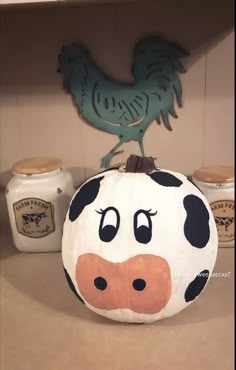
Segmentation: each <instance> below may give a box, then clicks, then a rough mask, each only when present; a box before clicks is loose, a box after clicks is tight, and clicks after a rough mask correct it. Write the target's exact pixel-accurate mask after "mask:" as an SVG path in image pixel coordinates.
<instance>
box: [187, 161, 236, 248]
mask: <svg viewBox="0 0 236 370" xmlns="http://www.w3.org/2000/svg"><path fill="white" fill-rule="evenodd" d="M192 180H193V181H194V182H195V184H196V185H197V186H198V187H199V188H200V189H201V190H202V192H203V194H204V195H205V196H206V198H207V200H208V202H209V204H210V207H211V209H212V212H213V214H214V217H215V221H216V226H217V231H218V238H219V246H224V247H226V246H228V247H232V246H234V223H235V214H234V212H235V209H234V208H235V207H234V204H235V203H234V202H235V199H234V168H233V167H229V166H209V167H202V168H200V169H198V170H196V171H195V172H194V173H193V176H192Z"/></svg>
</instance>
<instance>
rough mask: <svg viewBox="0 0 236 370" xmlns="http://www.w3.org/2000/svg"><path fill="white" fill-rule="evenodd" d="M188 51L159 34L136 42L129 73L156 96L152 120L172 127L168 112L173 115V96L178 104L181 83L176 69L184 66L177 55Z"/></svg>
mask: <svg viewBox="0 0 236 370" xmlns="http://www.w3.org/2000/svg"><path fill="white" fill-rule="evenodd" d="M188 55H189V53H188V52H187V51H186V50H184V49H183V48H181V47H180V46H178V45H176V44H174V43H170V42H167V41H165V40H162V39H161V38H159V37H149V38H146V39H144V40H142V41H140V42H138V44H137V45H136V47H135V49H134V53H133V65H132V73H133V76H134V78H135V80H136V82H143V84H144V85H145V86H147V89H148V90H149V92H150V93H151V95H156V96H158V97H159V104H158V106H159V109H157V114H156V120H157V122H158V123H160V121H162V122H163V124H164V126H165V127H166V128H167V129H168V130H172V128H171V126H170V123H169V114H170V115H171V116H172V117H174V118H177V114H176V112H175V108H174V97H175V98H176V101H177V105H178V106H179V107H182V85H181V81H180V79H179V74H180V73H185V72H186V69H185V68H184V66H183V64H182V63H181V59H182V58H184V57H187V56H188Z"/></svg>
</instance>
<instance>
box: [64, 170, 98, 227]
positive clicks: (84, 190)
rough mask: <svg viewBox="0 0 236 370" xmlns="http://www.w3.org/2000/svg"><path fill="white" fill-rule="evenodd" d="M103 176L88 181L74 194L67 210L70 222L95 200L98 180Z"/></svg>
mask: <svg viewBox="0 0 236 370" xmlns="http://www.w3.org/2000/svg"><path fill="white" fill-rule="evenodd" d="M103 178H104V176H101V177H97V178H96V179H92V180H90V181H88V182H87V183H86V184H85V185H83V186H82V187H81V189H80V190H79V191H78V193H77V194H76V195H75V197H74V199H73V201H72V203H71V205H70V211H69V220H70V221H71V222H73V221H75V220H76V219H77V218H78V217H79V215H80V214H81V212H82V211H83V210H84V208H85V207H86V206H87V205H88V204H90V203H92V202H93V201H94V200H95V198H96V196H97V195H98V192H99V189H100V182H101V180H102V179H103Z"/></svg>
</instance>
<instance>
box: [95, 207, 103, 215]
mask: <svg viewBox="0 0 236 370" xmlns="http://www.w3.org/2000/svg"><path fill="white" fill-rule="evenodd" d="M95 212H97V213H99V214H100V215H102V214H103V212H104V209H101V208H100V210H99V211H98V210H96V209H95Z"/></svg>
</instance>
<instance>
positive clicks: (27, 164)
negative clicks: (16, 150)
mask: <svg viewBox="0 0 236 370" xmlns="http://www.w3.org/2000/svg"><path fill="white" fill-rule="evenodd" d="M61 167H62V161H61V160H60V159H58V158H53V157H32V158H26V159H23V160H21V161H19V162H16V163H15V164H14V165H13V168H12V169H13V171H14V172H16V173H19V174H24V175H32V174H40V173H46V172H51V171H54V170H57V169H58V168H61Z"/></svg>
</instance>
